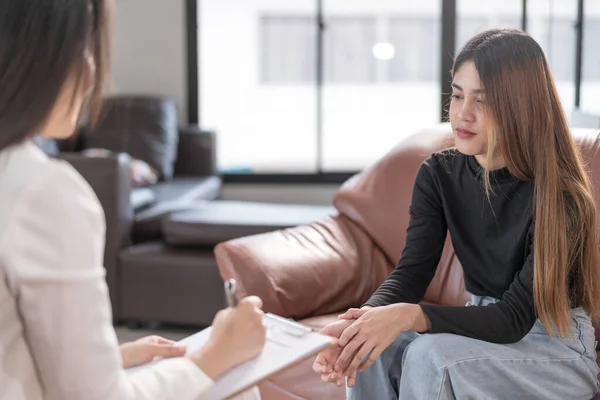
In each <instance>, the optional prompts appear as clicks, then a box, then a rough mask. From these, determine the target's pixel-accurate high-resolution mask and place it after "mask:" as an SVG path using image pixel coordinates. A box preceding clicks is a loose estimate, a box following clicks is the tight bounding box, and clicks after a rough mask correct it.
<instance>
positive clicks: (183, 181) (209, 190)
mask: <svg viewBox="0 0 600 400" xmlns="http://www.w3.org/2000/svg"><path fill="white" fill-rule="evenodd" d="M150 188H151V189H152V192H153V194H154V196H155V201H154V204H153V205H152V206H151V207H149V208H146V209H144V210H143V211H140V212H138V213H136V215H135V222H134V226H133V237H134V240H135V241H136V242H140V241H144V240H151V239H157V238H160V237H162V232H161V224H162V221H163V219H164V218H166V217H168V216H169V215H171V213H173V212H176V211H183V210H189V209H192V208H196V207H203V206H204V204H205V203H206V202H208V201H212V200H214V199H216V198H218V197H219V196H220V195H221V188H222V182H221V179H220V178H218V177H216V176H211V177H208V178H175V179H173V180H170V181H167V182H159V183H158V184H156V185H152V186H151V187H150Z"/></svg>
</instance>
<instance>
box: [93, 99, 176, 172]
mask: <svg viewBox="0 0 600 400" xmlns="http://www.w3.org/2000/svg"><path fill="white" fill-rule="evenodd" d="M82 132H83V133H82V134H83V145H84V146H85V148H87V149H89V148H101V149H107V150H110V151H113V152H117V153H120V152H123V153H128V154H129V155H130V156H131V157H132V158H135V159H139V160H142V161H144V162H146V163H148V164H149V165H150V166H152V167H153V168H154V169H155V170H156V171H157V172H158V173H159V175H160V178H162V179H165V180H168V179H171V178H172V177H173V173H174V167H175V161H176V158H177V152H178V141H179V122H178V116H177V108H176V105H175V102H174V101H173V100H171V99H167V98H162V97H152V96H126V95H121V96H113V97H109V98H106V99H105V101H104V104H103V109H102V113H101V115H100V118H99V120H98V123H97V124H96V126H95V127H94V129H85V130H83V131H82Z"/></svg>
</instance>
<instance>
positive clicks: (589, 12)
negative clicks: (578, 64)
mask: <svg viewBox="0 0 600 400" xmlns="http://www.w3.org/2000/svg"><path fill="white" fill-rule="evenodd" d="M584 11H585V14H584V21H583V60H582V76H581V80H582V81H581V103H580V105H581V109H582V110H584V111H587V112H592V113H594V114H596V115H600V51H599V50H598V40H599V39H600V0H586V1H585V6H584Z"/></svg>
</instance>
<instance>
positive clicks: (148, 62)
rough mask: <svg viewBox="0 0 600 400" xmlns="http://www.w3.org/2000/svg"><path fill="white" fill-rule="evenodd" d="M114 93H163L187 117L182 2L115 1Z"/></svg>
mask: <svg viewBox="0 0 600 400" xmlns="http://www.w3.org/2000/svg"><path fill="white" fill-rule="evenodd" d="M116 5H117V7H116V14H117V15H116V24H115V41H114V48H113V65H112V71H113V84H114V87H113V91H115V92H117V93H128V94H131V93H132V94H150V95H162V96H167V97H170V98H173V99H174V100H175V101H176V102H177V107H178V109H179V114H180V118H182V120H183V121H185V120H186V119H187V91H186V87H185V85H186V80H187V79H186V54H185V52H186V50H185V47H186V41H185V39H186V36H185V29H186V28H185V1H184V0H117V1H116Z"/></svg>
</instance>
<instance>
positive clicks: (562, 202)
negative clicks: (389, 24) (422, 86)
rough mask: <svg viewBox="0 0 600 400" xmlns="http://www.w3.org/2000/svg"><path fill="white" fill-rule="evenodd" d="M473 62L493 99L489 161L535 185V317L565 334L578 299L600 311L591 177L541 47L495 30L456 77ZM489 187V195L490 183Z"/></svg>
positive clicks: (477, 43)
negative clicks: (496, 158)
mask: <svg viewBox="0 0 600 400" xmlns="http://www.w3.org/2000/svg"><path fill="white" fill-rule="evenodd" d="M467 61H473V62H474V64H475V68H476V69H477V72H478V73H479V78H480V81H481V83H482V85H483V88H484V89H485V93H486V104H487V106H486V110H485V115H486V121H487V122H488V125H489V129H488V135H489V139H490V140H489V141H488V151H487V157H488V161H491V158H492V156H493V155H494V154H495V152H497V151H499V152H500V154H501V155H502V156H503V158H504V160H505V162H506V164H507V167H508V169H509V171H510V172H511V173H512V174H513V175H514V176H515V177H517V178H519V179H521V180H527V181H533V183H534V185H535V186H534V187H535V189H534V193H535V194H534V197H533V204H532V210H533V223H534V226H535V233H534V242H533V246H534V250H533V251H534V279H533V297H534V304H535V310H536V312H537V315H538V317H539V318H540V320H541V321H542V323H543V324H544V326H545V327H546V329H547V330H548V332H550V333H551V334H552V332H553V329H552V327H553V326H554V327H555V328H556V329H557V330H558V332H559V334H561V335H565V334H566V333H568V332H569V326H570V317H569V308H570V306H571V303H572V300H573V299H574V298H575V297H576V298H577V299H578V302H579V305H581V306H582V307H583V308H584V309H585V310H586V311H587V312H588V313H590V314H591V315H592V316H597V315H598V311H599V306H600V296H599V294H600V292H599V289H600V283H599V282H600V281H599V280H598V279H599V274H598V242H597V236H596V208H595V204H594V198H593V195H592V189H591V184H590V180H589V176H588V173H587V172H586V170H585V168H584V164H583V161H582V157H581V154H580V151H579V148H578V146H577V145H576V143H575V141H574V139H573V137H572V135H571V132H570V131H569V127H568V124H567V120H566V117H565V113H564V110H563V108H562V106H561V103H560V100H559V97H558V93H557V91H556V86H555V84H554V80H553V78H552V74H551V72H550V68H549V66H548V63H547V61H546V58H545V56H544V53H543V51H542V49H541V47H540V46H539V45H538V43H536V41H535V40H533V39H532V38H531V37H530V36H529V35H527V34H526V33H524V32H521V31H516V30H505V29H503V30H489V31H486V32H483V33H481V34H479V35H477V36H475V37H474V38H472V39H471V40H470V41H469V42H468V43H467V44H466V45H465V47H464V48H463V49H462V51H461V52H460V54H459V55H458V56H457V58H456V60H455V62H454V67H453V71H457V70H458V69H459V68H460V66H461V65H462V64H464V63H465V62H467ZM488 164H489V162H488ZM485 177H486V178H488V177H489V174H488V173H487V171H486V174H485ZM486 188H487V189H488V193H489V180H486ZM570 287H573V288H574V292H570V290H569V289H570Z"/></svg>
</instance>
